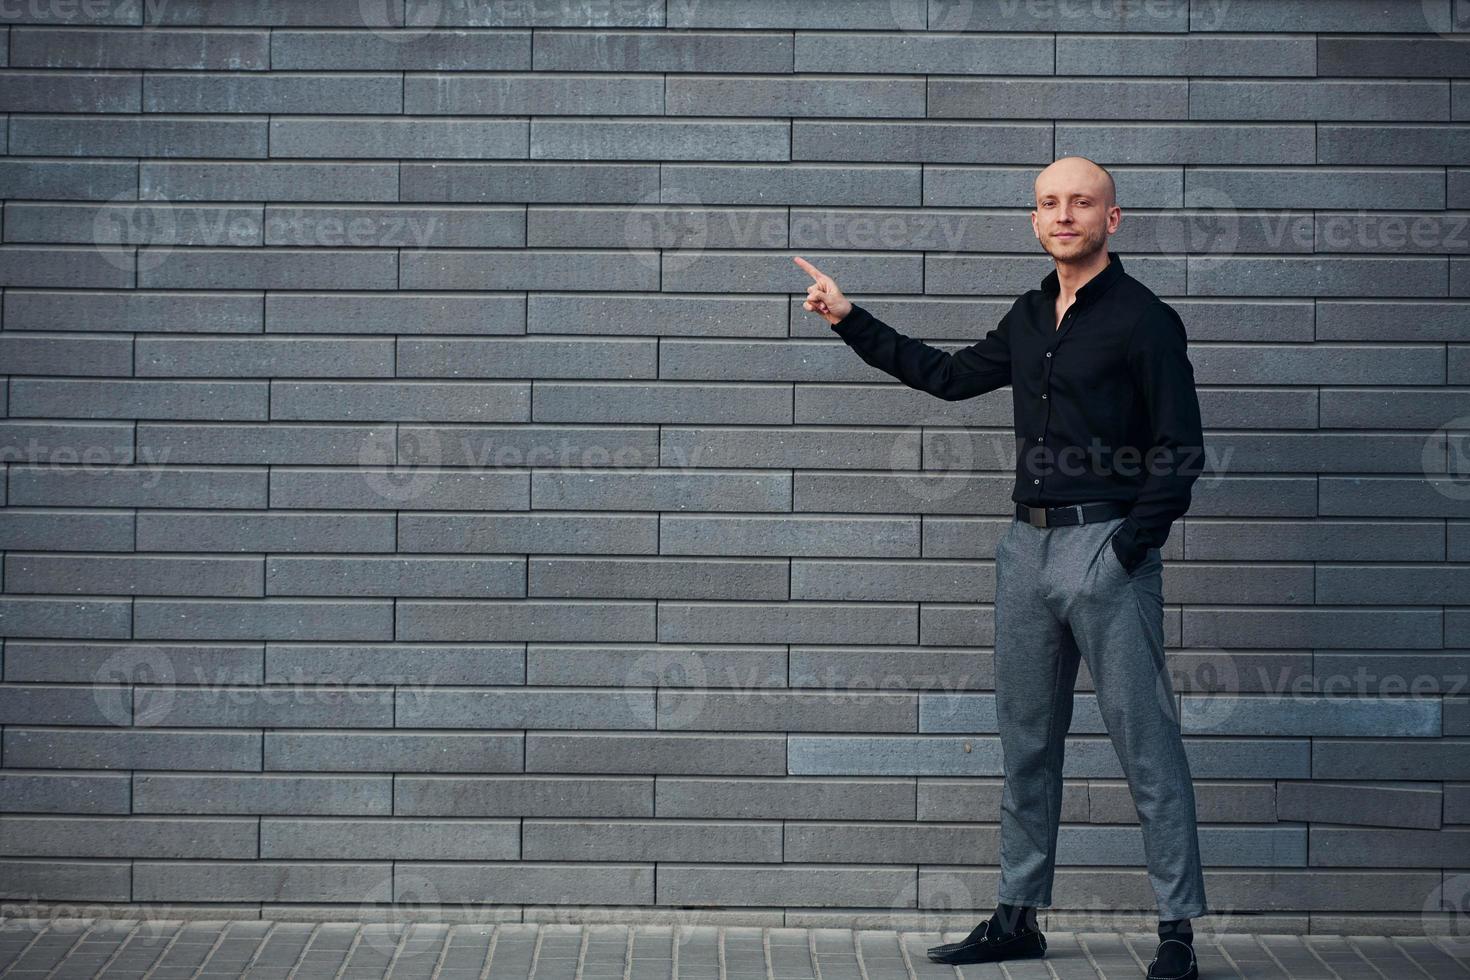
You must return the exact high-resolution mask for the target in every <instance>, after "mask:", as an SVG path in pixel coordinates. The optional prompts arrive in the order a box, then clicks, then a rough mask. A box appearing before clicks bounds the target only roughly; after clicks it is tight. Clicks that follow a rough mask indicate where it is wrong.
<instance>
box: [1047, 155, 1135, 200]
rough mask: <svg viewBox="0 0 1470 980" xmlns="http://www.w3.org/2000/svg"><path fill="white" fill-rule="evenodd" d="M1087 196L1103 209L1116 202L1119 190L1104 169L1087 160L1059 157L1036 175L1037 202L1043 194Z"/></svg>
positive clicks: (1074, 157)
mask: <svg viewBox="0 0 1470 980" xmlns="http://www.w3.org/2000/svg"><path fill="white" fill-rule="evenodd" d="M1048 194H1049V195H1052V196H1061V197H1074V196H1080V195H1086V196H1088V197H1090V198H1092V199H1093V200H1095V201H1097V202H1099V204H1101V206H1102V207H1103V208H1104V209H1106V208H1111V207H1114V206H1115V205H1116V204H1117V203H1118V188H1117V185H1115V184H1114V183H1113V175H1112V174H1110V173H1108V171H1107V168H1106V167H1104V166H1102V165H1101V164H1099V163H1097V162H1096V161H1093V160H1089V159H1088V158H1087V157H1078V156H1071V157H1059V158H1057V159H1056V160H1054V161H1052V162H1051V163H1050V164H1048V165H1047V166H1046V168H1045V169H1043V170H1042V171H1041V173H1039V174H1037V175H1036V202H1037V203H1038V204H1040V203H1041V200H1042V198H1043V197H1044V196H1046V195H1048Z"/></svg>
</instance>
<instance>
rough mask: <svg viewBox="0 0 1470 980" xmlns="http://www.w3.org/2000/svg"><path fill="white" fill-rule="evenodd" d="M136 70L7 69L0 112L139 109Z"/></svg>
mask: <svg viewBox="0 0 1470 980" xmlns="http://www.w3.org/2000/svg"><path fill="white" fill-rule="evenodd" d="M140 111H142V75H141V74H139V73H138V72H124V71H114V72H100V71H99V72H72V73H56V72H40V71H37V72H28V71H7V72H6V73H5V89H4V94H3V95H0V112H140Z"/></svg>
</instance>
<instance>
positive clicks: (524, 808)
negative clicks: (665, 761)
mask: <svg viewBox="0 0 1470 980" xmlns="http://www.w3.org/2000/svg"><path fill="white" fill-rule="evenodd" d="M569 737H571V738H577V736H569ZM620 738H622V736H613V737H612V739H610V740H609V741H610V742H613V743H614V744H616V741H617V740H619V739H620ZM685 744H686V745H689V744H691V742H690V741H686V743H685ZM691 747H692V746H691ZM715 747H718V746H717V745H716V746H715ZM653 782H654V780H653V777H651V776H649V777H642V776H628V775H623V776H608V777H605V778H600V779H587V778H585V777H582V776H572V777H565V778H563V777H558V776H554V775H545V774H536V775H527V776H510V775H505V776H502V775H485V776H412V775H407V776H400V777H397V778H396V779H395V780H394V785H395V791H396V798H395V806H394V813H396V814H399V815H403V816H415V815H424V816H428V815H434V816H474V817H497V816H514V817H521V816H524V817H528V818H529V817H556V816H576V817H651V816H653Z"/></svg>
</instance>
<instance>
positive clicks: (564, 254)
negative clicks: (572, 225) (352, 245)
mask: <svg viewBox="0 0 1470 980" xmlns="http://www.w3.org/2000/svg"><path fill="white" fill-rule="evenodd" d="M652 254H653V253H651V252H632V251H620V252H611V251H609V252H590V251H582V252H579V251H573V250H570V249H568V250H557V251H551V250H536V251H525V252H510V251H502V252H497V253H494V254H490V253H485V252H468V251H451V250H447V249H445V250H436V251H432V252H405V253H403V254H402V256H401V261H402V267H403V270H402V276H401V278H400V279H399V284H400V285H402V286H403V287H405V288H407V289H446V288H455V289H549V288H556V289H583V290H605V289H613V288H617V289H641V290H648V289H657V288H658V268H657V266H656V265H653V264H651V262H650V257H651V256H652ZM387 258H390V259H391V258H392V256H391V255H389V256H387ZM379 281H380V282H381V281H382V277H381V276H380V277H379ZM339 288H349V289H350V288H364V289H365V288H370V287H369V286H367V285H365V284H364V285H360V286H357V287H353V286H346V287H339Z"/></svg>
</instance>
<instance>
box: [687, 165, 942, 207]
mask: <svg viewBox="0 0 1470 980" xmlns="http://www.w3.org/2000/svg"><path fill="white" fill-rule="evenodd" d="M663 171H664V180H665V192H668V191H669V188H673V193H672V196H673V197H674V198H675V200H676V201H687V200H690V198H691V196H692V198H693V199H694V200H698V201H702V202H703V203H705V204H768V205H771V204H778V205H779V204H797V205H808V206H817V205H822V204H832V205H840V206H844V207H857V206H863V205H875V206H882V205H889V206H904V205H916V204H918V203H919V194H920V188H921V180H920V168H919V167H917V166H909V167H903V166H898V167H882V166H874V165H867V166H856V165H854V166H841V165H835V164H788V165H785V166H760V165H756V164H732V165H719V164H697V163H684V164H679V163H676V164H668V165H665V166H664V168H663Z"/></svg>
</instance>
